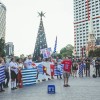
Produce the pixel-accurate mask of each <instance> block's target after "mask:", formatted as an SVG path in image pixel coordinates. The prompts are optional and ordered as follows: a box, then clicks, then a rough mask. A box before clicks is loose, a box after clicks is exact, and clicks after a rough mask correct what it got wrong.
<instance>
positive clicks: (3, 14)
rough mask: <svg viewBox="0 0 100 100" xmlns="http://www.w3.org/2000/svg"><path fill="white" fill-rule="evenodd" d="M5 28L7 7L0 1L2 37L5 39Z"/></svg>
mask: <svg viewBox="0 0 100 100" xmlns="http://www.w3.org/2000/svg"><path fill="white" fill-rule="evenodd" d="M5 30H6V7H5V5H4V4H2V3H1V2H0V39H1V38H3V39H4V40H5Z"/></svg>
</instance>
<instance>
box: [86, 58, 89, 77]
mask: <svg viewBox="0 0 100 100" xmlns="http://www.w3.org/2000/svg"><path fill="white" fill-rule="evenodd" d="M85 62H86V77H87V76H89V77H90V59H89V58H87V59H86V60H85Z"/></svg>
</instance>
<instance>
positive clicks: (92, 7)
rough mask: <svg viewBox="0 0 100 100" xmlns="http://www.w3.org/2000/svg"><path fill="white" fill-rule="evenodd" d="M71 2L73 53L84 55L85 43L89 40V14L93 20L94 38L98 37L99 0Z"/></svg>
mask: <svg viewBox="0 0 100 100" xmlns="http://www.w3.org/2000/svg"><path fill="white" fill-rule="evenodd" d="M73 3H74V47H75V55H76V56H82V54H83V56H85V55H86V45H87V43H88V41H89V40H88V39H89V38H88V37H89V22H90V16H91V17H92V21H93V30H94V34H95V38H96V39H97V38H99V37H100V0H73ZM83 50H84V51H83Z"/></svg>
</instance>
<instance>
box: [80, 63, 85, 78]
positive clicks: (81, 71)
mask: <svg viewBox="0 0 100 100" xmlns="http://www.w3.org/2000/svg"><path fill="white" fill-rule="evenodd" d="M83 69H84V63H83V61H82V62H81V63H80V64H79V77H83Z"/></svg>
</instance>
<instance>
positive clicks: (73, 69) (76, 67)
mask: <svg viewBox="0 0 100 100" xmlns="http://www.w3.org/2000/svg"><path fill="white" fill-rule="evenodd" d="M77 70H78V63H77V62H76V61H74V62H73V64H72V75H73V77H77Z"/></svg>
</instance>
